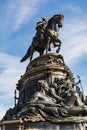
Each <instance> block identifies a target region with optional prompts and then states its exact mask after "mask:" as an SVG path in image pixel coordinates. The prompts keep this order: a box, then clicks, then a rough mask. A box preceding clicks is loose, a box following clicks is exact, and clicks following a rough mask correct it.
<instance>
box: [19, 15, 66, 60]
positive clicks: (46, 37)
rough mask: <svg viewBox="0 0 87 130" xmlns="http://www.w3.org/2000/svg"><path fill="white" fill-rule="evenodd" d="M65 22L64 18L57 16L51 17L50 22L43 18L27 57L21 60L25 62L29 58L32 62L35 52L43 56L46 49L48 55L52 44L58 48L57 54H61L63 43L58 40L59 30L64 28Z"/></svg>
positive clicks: (37, 27) (38, 23) (38, 25)
mask: <svg viewBox="0 0 87 130" xmlns="http://www.w3.org/2000/svg"><path fill="white" fill-rule="evenodd" d="M63 21H64V16H63V15H61V14H57V15H54V16H53V17H51V18H50V19H49V20H48V21H46V17H43V18H42V21H40V22H37V25H36V35H35V36H34V37H33V40H32V43H31V45H30V46H29V48H28V50H27V53H26V54H25V56H24V57H23V58H22V59H21V62H24V61H25V60H26V59H27V58H29V57H30V61H31V60H32V57H33V53H34V52H35V51H37V52H39V54H40V56H41V55H43V53H44V51H45V49H46V54H47V52H48V51H51V47H50V45H51V43H53V45H54V47H58V49H57V50H56V52H57V53H59V50H60V47H61V41H60V39H58V35H59V32H58V30H59V28H62V26H63Z"/></svg>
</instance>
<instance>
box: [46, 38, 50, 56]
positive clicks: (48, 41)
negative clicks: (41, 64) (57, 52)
mask: <svg viewBox="0 0 87 130" xmlns="http://www.w3.org/2000/svg"><path fill="white" fill-rule="evenodd" d="M48 51H51V48H50V37H49V38H48V40H47V46H46V54H47V52H48Z"/></svg>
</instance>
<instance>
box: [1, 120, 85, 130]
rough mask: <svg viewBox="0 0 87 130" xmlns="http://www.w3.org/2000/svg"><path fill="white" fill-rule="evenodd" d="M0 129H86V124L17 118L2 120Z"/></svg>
mask: <svg viewBox="0 0 87 130" xmlns="http://www.w3.org/2000/svg"><path fill="white" fill-rule="evenodd" d="M1 130H87V124H86V123H77V124H76V123H73V124H70V123H69V124H67V123H66V124H64V123H62V124H52V123H50V122H39V123H32V122H28V123H24V122H22V121H20V120H17V121H6V122H3V124H2V127H1Z"/></svg>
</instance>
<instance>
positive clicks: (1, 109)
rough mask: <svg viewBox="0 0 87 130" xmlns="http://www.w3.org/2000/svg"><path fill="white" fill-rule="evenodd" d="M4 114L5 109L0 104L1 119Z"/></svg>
mask: <svg viewBox="0 0 87 130" xmlns="http://www.w3.org/2000/svg"><path fill="white" fill-rule="evenodd" d="M4 114H5V110H4V108H3V107H1V106H0V120H1V119H2V117H3V115H4Z"/></svg>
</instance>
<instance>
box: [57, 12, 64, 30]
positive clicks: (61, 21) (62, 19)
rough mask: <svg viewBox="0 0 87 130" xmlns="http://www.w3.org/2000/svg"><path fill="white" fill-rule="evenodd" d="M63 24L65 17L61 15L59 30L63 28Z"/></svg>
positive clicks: (59, 16) (59, 17)
mask: <svg viewBox="0 0 87 130" xmlns="http://www.w3.org/2000/svg"><path fill="white" fill-rule="evenodd" d="M63 22H64V16H63V15H61V14H59V15H58V27H59V28H62V26H63Z"/></svg>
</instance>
